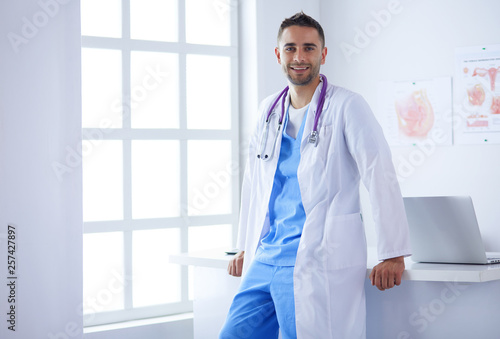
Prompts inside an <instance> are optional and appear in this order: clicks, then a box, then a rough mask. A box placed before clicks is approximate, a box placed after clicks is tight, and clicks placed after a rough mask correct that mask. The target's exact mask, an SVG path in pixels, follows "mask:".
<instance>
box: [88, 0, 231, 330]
mask: <svg viewBox="0 0 500 339" xmlns="http://www.w3.org/2000/svg"><path fill="white" fill-rule="evenodd" d="M235 4H236V2H235V1H231V0H106V1H100V0H82V1H81V7H82V101H83V128H84V129H83V139H84V140H83V143H82V152H83V185H84V186H83V204H84V205H83V209H84V253H83V255H84V305H83V309H84V320H85V325H86V326H89V325H97V324H105V323H112V322H118V321H126V320H131V319H142V318H148V317H156V316H164V315H169V314H178V313H183V312H189V311H191V309H192V302H191V299H192V297H191V288H190V283H189V281H190V276H191V272H190V271H188V269H187V268H185V267H181V266H179V265H175V264H170V263H169V261H168V257H169V255H171V254H176V253H180V252H187V251H197V250H204V249H208V248H215V247H225V248H230V247H231V244H232V242H233V240H234V236H235V235H234V232H233V225H235V224H236V223H237V220H238V207H239V206H238V201H239V189H238V166H237V165H238V155H239V145H238V115H237V112H238V97H237V95H238V93H237V88H238V85H237V80H238V79H237V57H238V55H237V9H236V5H235Z"/></svg>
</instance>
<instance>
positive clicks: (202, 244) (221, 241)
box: [188, 225, 232, 252]
mask: <svg viewBox="0 0 500 339" xmlns="http://www.w3.org/2000/svg"><path fill="white" fill-rule="evenodd" d="M231 234H232V227H231V225H212V226H191V227H189V232H188V237H189V244H188V248H189V250H188V251H189V252H196V251H203V250H209V249H213V248H226V249H228V250H229V249H231V242H232V240H231V239H232V238H231Z"/></svg>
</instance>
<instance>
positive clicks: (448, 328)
mask: <svg viewBox="0 0 500 339" xmlns="http://www.w3.org/2000/svg"><path fill="white" fill-rule="evenodd" d="M231 258H232V256H229V255H225V253H224V249H216V250H211V251H204V252H198V253H185V254H180V255H174V256H171V257H170V262H172V263H178V264H181V265H193V266H195V291H194V293H195V300H194V314H195V319H194V326H195V328H194V334H195V339H198V338H200V339H201V338H217V334H218V331H219V329H220V327H221V326H222V324H223V322H224V319H225V315H226V314H227V310H228V308H229V305H230V304H231V301H232V298H233V295H234V293H235V292H236V290H237V288H238V285H239V282H240V278H235V277H231V276H229V275H228V274H227V272H226V268H227V263H228V261H229V260H230V259H231ZM377 263H378V261H377V260H376V257H375V251H374V249H371V248H370V249H369V251H368V268H367V271H366V274H367V277H368V275H369V274H370V272H371V267H373V266H374V265H376V264H377ZM405 265H406V270H405V272H404V274H403V280H404V282H403V283H402V284H401V286H399V287H395V288H393V289H391V290H387V291H384V292H380V291H378V290H377V289H376V288H375V287H373V286H371V285H370V282H369V280H368V279H367V281H366V284H365V292H366V300H367V338H368V339H392V338H394V339H443V338H453V339H462V338H463V339H470V338H475V339H499V338H500V330H499V329H498V327H497V322H498V320H497V319H498V318H500V264H496V265H450V264H422V263H415V262H413V261H412V260H411V258H406V259H405Z"/></svg>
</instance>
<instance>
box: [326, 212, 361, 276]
mask: <svg viewBox="0 0 500 339" xmlns="http://www.w3.org/2000/svg"><path fill="white" fill-rule="evenodd" d="M324 239H325V241H326V242H327V243H326V244H325V247H327V249H328V250H327V252H328V259H327V262H328V268H329V269H342V268H347V267H353V266H360V265H365V266H366V237H365V230H364V227H363V221H362V220H361V215H360V213H352V214H345V215H338V216H332V217H328V216H327V219H326V225H325V237H324Z"/></svg>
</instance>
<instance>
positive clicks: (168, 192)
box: [132, 140, 180, 219]
mask: <svg viewBox="0 0 500 339" xmlns="http://www.w3.org/2000/svg"><path fill="white" fill-rule="evenodd" d="M179 147H180V146H179V141H177V140H136V141H132V217H133V218H134V219H142V218H162V217H176V216H179V215H180V149H179Z"/></svg>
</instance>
